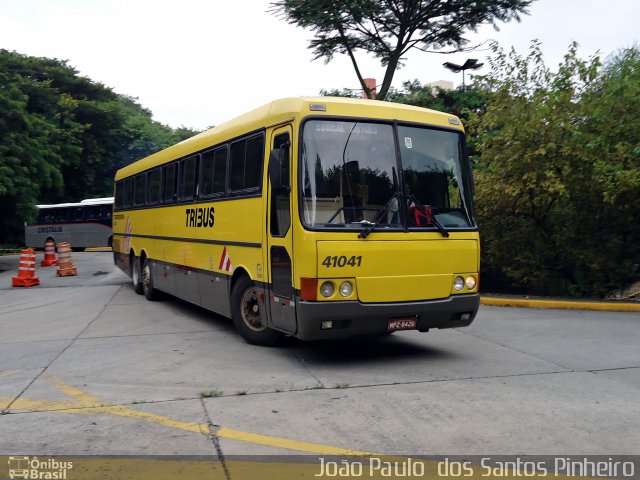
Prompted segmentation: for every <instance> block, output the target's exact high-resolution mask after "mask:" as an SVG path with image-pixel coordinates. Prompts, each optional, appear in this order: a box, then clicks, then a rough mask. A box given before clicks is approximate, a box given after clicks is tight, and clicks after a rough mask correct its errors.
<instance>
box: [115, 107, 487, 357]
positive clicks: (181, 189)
mask: <svg viewBox="0 0 640 480" xmlns="http://www.w3.org/2000/svg"><path fill="white" fill-rule="evenodd" d="M115 180H116V187H115V194H116V195H115V208H114V217H113V220H114V223H113V231H114V240H113V251H114V260H115V262H116V264H117V265H118V266H119V267H120V268H121V269H122V270H123V271H125V272H126V273H127V274H129V275H130V276H131V277H132V279H133V284H134V287H135V290H136V292H137V293H140V294H142V293H144V294H145V295H146V296H147V298H149V299H154V298H156V297H157V292H158V291H161V292H167V293H169V294H171V295H175V296H177V297H179V298H182V299H184V300H187V301H189V302H192V303H195V304H197V305H200V306H202V307H204V308H207V309H209V310H212V311H214V312H217V313H219V314H221V315H225V316H228V317H231V318H232V319H233V322H234V325H235V326H236V328H237V330H238V331H239V332H240V334H241V335H242V336H243V337H244V338H245V340H247V341H248V342H249V343H254V344H259V345H268V344H271V343H273V342H274V341H275V340H276V339H277V338H278V337H279V336H281V335H282V334H286V335H291V336H295V337H297V338H300V339H303V340H315V339H329V338H339V337H348V336H353V335H368V334H386V333H388V332H393V331H395V330H409V329H412V330H419V331H423V332H424V331H427V330H429V329H430V328H455V327H462V326H466V325H469V324H470V323H471V322H472V321H473V319H474V317H475V315H476V312H477V310H478V305H479V302H480V299H479V295H478V278H479V277H478V275H479V274H478V272H479V267H480V247H479V234H478V229H477V225H476V221H475V218H474V213H473V201H472V195H473V182H472V177H471V167H470V163H469V159H468V157H467V154H466V148H465V136H464V130H463V128H462V125H461V123H460V120H459V119H458V118H456V117H454V116H452V115H448V114H446V113H442V112H436V111H433V110H427V109H423V108H417V107H412V106H406V105H400V104H394V103H390V102H378V101H370V100H355V99H345V98H331V97H316V98H290V99H282V100H276V101H274V102H272V103H270V104H267V105H265V106H263V107H260V108H258V109H256V110H254V111H252V112H249V113H247V114H245V115H243V116H240V117H238V118H236V119H234V120H231V121H229V122H226V123H224V124H222V125H219V126H217V127H215V128H213V129H211V130H208V131H206V132H202V133H200V134H199V135H196V136H195V137H192V138H190V139H188V140H185V141H183V142H181V143H179V144H176V145H174V146H172V147H169V148H167V149H165V150H162V151H160V152H157V153H155V154H153V155H151V156H149V157H147V158H145V159H142V160H140V161H138V162H135V163H133V164H131V165H128V166H126V167H124V168H122V169H120V170H118V172H117V173H116V178H115Z"/></svg>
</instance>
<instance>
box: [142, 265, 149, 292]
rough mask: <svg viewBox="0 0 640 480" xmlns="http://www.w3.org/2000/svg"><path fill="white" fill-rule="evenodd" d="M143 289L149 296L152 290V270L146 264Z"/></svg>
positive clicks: (143, 273)
mask: <svg viewBox="0 0 640 480" xmlns="http://www.w3.org/2000/svg"><path fill="white" fill-rule="evenodd" d="M142 289H143V290H144V293H145V294H148V293H149V290H151V268H150V267H149V264H148V263H146V262H145V265H144V268H143V269H142Z"/></svg>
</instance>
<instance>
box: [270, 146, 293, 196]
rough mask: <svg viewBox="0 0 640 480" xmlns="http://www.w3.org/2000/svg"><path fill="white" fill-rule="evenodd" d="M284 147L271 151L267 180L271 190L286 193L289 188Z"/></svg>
mask: <svg viewBox="0 0 640 480" xmlns="http://www.w3.org/2000/svg"><path fill="white" fill-rule="evenodd" d="M286 147H287V146H286V145H283V146H281V147H280V148H276V149H273V150H271V154H270V155H269V180H271V188H273V189H274V190H276V191H285V192H288V191H289V190H290V188H289V161H288V160H289V159H288V155H286V154H285V153H286V150H285V148H286Z"/></svg>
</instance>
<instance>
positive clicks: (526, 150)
mask: <svg viewBox="0 0 640 480" xmlns="http://www.w3.org/2000/svg"><path fill="white" fill-rule="evenodd" d="M493 49H494V56H493V58H492V60H491V67H492V72H491V73H490V74H489V75H488V76H487V77H486V78H485V83H484V86H485V88H486V89H487V90H488V94H489V101H488V104H487V109H486V112H485V113H484V114H480V115H477V116H475V117H474V119H473V121H472V123H473V124H474V128H475V129H476V130H477V131H478V132H479V138H478V148H479V151H480V157H479V159H478V162H477V164H476V167H477V168H476V172H475V177H476V206H477V214H478V220H479V224H480V229H481V238H482V254H483V269H484V270H485V271H488V272H501V273H504V274H506V275H507V277H508V278H509V279H510V280H511V281H512V282H513V283H515V284H520V285H523V286H525V287H528V288H539V287H540V286H541V285H549V284H550V283H551V282H557V281H559V282H562V283H564V284H565V285H567V286H568V291H569V292H570V293H572V294H575V295H587V296H593V295H599V296H603V295H606V294H608V293H611V292H612V291H613V290H616V289H620V288H622V287H624V286H625V285H628V284H629V283H631V282H632V281H634V280H636V279H637V278H638V273H639V272H638V265H640V226H639V224H638V222H637V219H636V216H637V203H638V199H639V198H640V161H639V160H640V149H638V146H637V145H638V140H639V139H640V117H639V113H638V112H639V111H640V90H639V88H640V87H639V85H640V52H639V51H638V50H637V49H630V50H627V51H625V52H623V53H622V54H620V55H619V56H617V57H615V58H613V59H612V60H611V61H610V62H609V63H608V64H607V66H605V68H601V64H600V60H599V59H598V58H597V57H594V58H591V59H590V60H582V59H580V58H579V57H578V55H577V45H576V44H572V45H571V47H570V48H569V51H568V53H567V54H566V55H565V58H564V61H563V62H562V63H561V64H560V65H559V66H558V69H557V71H552V70H551V69H549V68H548V67H547V66H546V65H545V64H544V62H543V59H542V54H541V51H540V46H539V44H538V43H536V42H534V43H533V45H532V48H531V51H530V53H529V54H528V55H527V56H526V57H522V56H520V55H518V54H517V53H516V52H515V51H511V53H510V54H508V55H507V54H505V53H504V52H503V51H502V50H501V49H499V48H498V47H497V46H495V45H494V47H493Z"/></svg>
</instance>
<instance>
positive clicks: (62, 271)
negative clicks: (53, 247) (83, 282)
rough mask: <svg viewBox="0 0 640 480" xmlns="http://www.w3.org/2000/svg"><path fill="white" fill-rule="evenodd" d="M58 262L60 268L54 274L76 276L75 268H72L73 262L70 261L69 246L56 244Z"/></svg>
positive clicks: (64, 243)
mask: <svg viewBox="0 0 640 480" xmlns="http://www.w3.org/2000/svg"><path fill="white" fill-rule="evenodd" d="M58 262H60V263H59V265H60V266H59V267H58V271H57V272H56V275H57V276H59V277H71V276H73V275H77V274H78V271H77V270H76V267H74V266H73V262H72V261H71V245H69V244H68V243H67V242H60V243H59V244H58Z"/></svg>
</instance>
